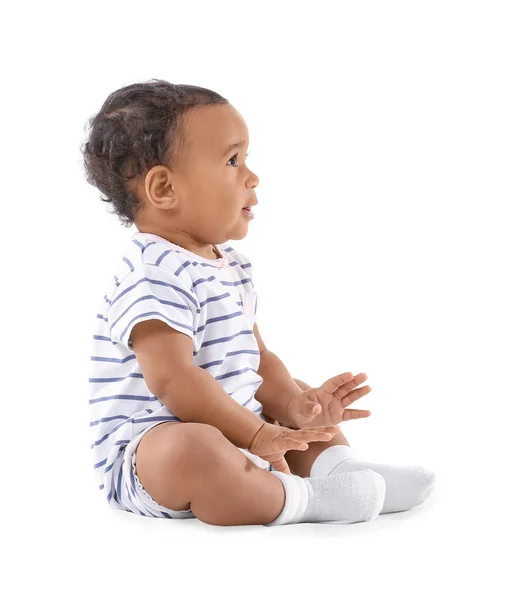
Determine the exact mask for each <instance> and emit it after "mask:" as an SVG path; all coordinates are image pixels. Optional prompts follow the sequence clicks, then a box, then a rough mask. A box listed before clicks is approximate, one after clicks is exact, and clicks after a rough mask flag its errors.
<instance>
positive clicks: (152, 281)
mask: <svg viewBox="0 0 515 600" xmlns="http://www.w3.org/2000/svg"><path fill="white" fill-rule="evenodd" d="M144 281H148V283H155V284H156V285H164V286H165V287H169V288H173V289H174V290H176V291H177V292H179V293H180V294H183V295H184V296H186V298H188V300H189V301H190V302H191V303H192V304H194V305H195V306H196V307H197V308H198V300H197V299H196V298H195V297H194V296H192V295H191V294H188V292H185V291H184V290H183V289H182V288H180V287H179V286H177V285H173V283H166V282H165V281H161V280H160V279H150V277H142V278H141V279H139V280H138V281H136V283H133V284H132V285H131V286H129V287H128V288H127V289H125V290H123V292H121V293H120V294H119V295H118V296H116V298H115V299H114V300H113V301H112V302H111V306H113V304H115V302H118V300H120V298H122V297H123V296H124V295H125V294H127V293H128V292H130V291H131V290H133V289H134V288H135V287H137V286H138V285H139V284H140V283H143V282H144Z"/></svg>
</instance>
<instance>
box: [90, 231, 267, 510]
mask: <svg viewBox="0 0 515 600" xmlns="http://www.w3.org/2000/svg"><path fill="white" fill-rule="evenodd" d="M217 247H218V249H219V251H220V254H222V257H223V258H220V259H207V258H203V257H202V256H199V255H197V254H194V253H193V252H190V251H188V250H186V249H184V248H182V247H180V246H178V245H176V244H173V243H171V242H169V241H168V240H166V239H164V238H162V237H160V236H157V235H154V234H149V233H142V232H139V231H138V232H136V233H135V234H134V235H133V237H132V240H131V241H130V242H129V243H128V247H127V250H126V252H125V253H124V255H123V258H122V259H120V261H119V264H118V265H117V267H116V269H115V272H114V276H113V280H112V283H111V285H110V286H109V289H107V290H106V293H105V295H104V297H103V299H102V301H101V305H100V308H99V310H98V313H97V315H96V317H97V318H96V320H95V331H94V335H93V342H92V356H91V360H90V370H89V375H90V378H89V411H90V419H91V421H90V431H91V449H92V452H93V463H94V470H95V473H96V474H97V481H98V486H99V488H100V489H101V490H103V493H104V495H105V497H106V499H107V501H108V502H109V503H110V504H111V505H113V506H114V507H116V508H123V507H122V506H121V505H120V504H119V503H118V498H120V486H121V485H122V482H121V473H122V470H121V462H122V459H123V450H124V449H125V447H126V446H127V444H128V443H129V442H130V441H131V439H133V438H134V437H135V436H136V435H138V434H139V433H141V432H142V431H144V430H145V429H147V428H148V427H149V426H151V425H152V424H154V423H156V422H160V423H164V422H166V421H179V422H180V419H179V418H178V417H177V416H176V415H174V414H173V413H172V412H171V411H170V409H169V408H168V407H166V406H165V405H164V404H163V403H162V402H161V401H160V400H159V399H158V398H157V397H156V396H154V395H153V394H152V393H151V392H150V390H149V389H148V387H147V386H146V383H145V380H144V378H143V374H142V371H141V368H140V365H139V363H138V361H137V359H136V355H135V354H134V351H133V349H132V344H131V339H130V335H131V330H132V328H133V327H134V325H135V324H136V323H139V322H140V321H147V320H150V319H158V320H160V321H163V322H164V323H167V324H168V325H169V326H170V327H172V328H173V329H176V330H177V331H181V332H183V333H185V334H186V335H187V336H189V337H190V338H191V339H192V342H193V364H195V365H196V366H198V367H201V368H202V369H206V370H207V371H208V372H209V373H211V375H212V376H213V377H214V378H215V379H216V380H217V381H218V382H219V384H220V385H221V386H222V388H223V389H224V390H225V391H226V392H227V394H229V395H230V396H231V397H232V398H233V399H234V400H235V401H236V402H239V403H240V404H241V405H242V406H245V407H246V408H248V409H249V410H251V411H252V412H254V413H256V414H257V415H258V416H260V417H261V418H262V419H263V420H264V415H263V414H262V406H261V404H260V403H259V402H258V401H257V400H256V399H255V398H254V394H255V392H256V390H257V389H258V387H259V386H260V385H261V382H262V381H263V378H262V377H261V376H260V375H258V373H257V369H258V367H259V360H260V357H259V348H258V344H257V340H256V338H255V336H254V333H253V329H252V328H253V324H254V321H255V313H256V309H257V293H256V291H255V290H254V285H253V282H252V265H251V263H250V262H249V260H248V259H247V258H246V257H245V256H244V255H243V254H242V253H240V252H238V251H237V250H235V249H234V248H232V247H231V246H230V245H229V244H221V245H218V246H217Z"/></svg>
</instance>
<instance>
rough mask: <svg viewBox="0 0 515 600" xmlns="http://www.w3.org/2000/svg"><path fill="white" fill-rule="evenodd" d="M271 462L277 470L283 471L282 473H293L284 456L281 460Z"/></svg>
mask: <svg viewBox="0 0 515 600" xmlns="http://www.w3.org/2000/svg"><path fill="white" fill-rule="evenodd" d="M270 464H271V465H272V467H273V468H274V469H275V470H276V471H281V473H287V474H288V475H291V471H290V467H289V466H288V463H287V462H286V459H285V458H284V456H283V457H282V458H280V459H279V460H271V461H270Z"/></svg>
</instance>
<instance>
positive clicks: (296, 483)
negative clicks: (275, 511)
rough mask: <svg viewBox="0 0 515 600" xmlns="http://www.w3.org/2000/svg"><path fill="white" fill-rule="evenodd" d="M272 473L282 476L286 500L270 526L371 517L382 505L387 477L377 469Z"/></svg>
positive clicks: (370, 519)
mask: <svg viewBox="0 0 515 600" xmlns="http://www.w3.org/2000/svg"><path fill="white" fill-rule="evenodd" d="M270 473H273V474H274V475H275V476H276V477H278V478H279V479H280V480H281V483H282V484H283V486H284V491H285V494H286V500H285V503H284V507H283V510H282V512H281V513H280V514H279V516H278V517H277V518H276V519H275V520H274V521H272V522H271V523H267V524H266V525H267V526H270V525H288V524H291V523H317V522H321V521H343V522H344V523H356V522H359V521H372V520H373V519H375V518H376V517H377V515H378V514H379V511H380V510H381V508H382V506H383V502H384V496H385V482H384V478H383V477H382V476H381V475H379V474H378V473H374V471H370V470H362V471H357V472H353V473H343V474H342V475H335V476H334V477H306V478H302V477H299V476H298V475H292V474H289V473H282V472H281V471H270Z"/></svg>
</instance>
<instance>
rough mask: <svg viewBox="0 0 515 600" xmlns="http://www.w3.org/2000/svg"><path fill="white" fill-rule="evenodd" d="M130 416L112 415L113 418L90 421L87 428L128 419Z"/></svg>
mask: <svg viewBox="0 0 515 600" xmlns="http://www.w3.org/2000/svg"><path fill="white" fill-rule="evenodd" d="M130 418H131V417H130V415H114V416H113V417H102V418H101V419H98V421H90V423H89V426H90V427H94V426H95V425H98V424H99V423H107V422H109V421H114V420H115V419H130Z"/></svg>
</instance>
